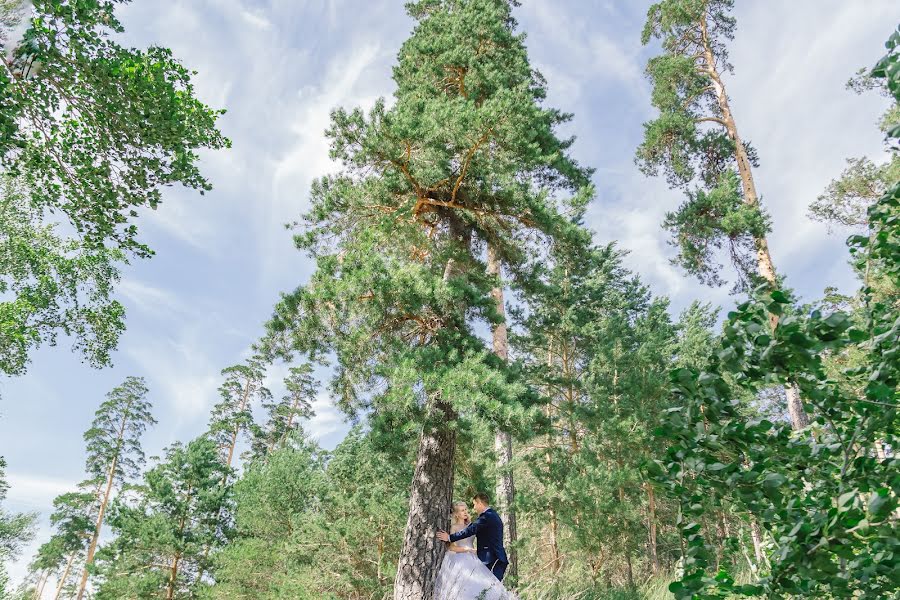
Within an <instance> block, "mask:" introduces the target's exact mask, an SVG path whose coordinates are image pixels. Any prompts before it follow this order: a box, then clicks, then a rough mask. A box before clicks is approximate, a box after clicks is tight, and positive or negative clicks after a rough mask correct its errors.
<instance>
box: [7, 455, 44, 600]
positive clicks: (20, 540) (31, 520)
mask: <svg viewBox="0 0 900 600" xmlns="http://www.w3.org/2000/svg"><path fill="white" fill-rule="evenodd" d="M5 471H6V461H5V460H3V458H2V457H0V503H2V502H3V501H4V500H5V499H6V493H7V490H8V489H9V485H8V484H7V483H6V473H5ZM36 520H37V515H33V514H27V513H9V512H7V511H5V510H3V509H2V507H0V598H2V597H4V596H5V595H6V591H7V590H6V586H7V584H8V582H9V581H8V576H7V574H6V568H5V563H6V562H7V561H8V560H10V559H11V558H13V557H14V556H15V554H16V552H17V551H18V550H19V548H20V547H21V546H22V544H25V543H27V542H28V541H30V540H31V538H32V537H33V535H34V526H35V521H36Z"/></svg>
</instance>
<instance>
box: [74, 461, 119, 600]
mask: <svg viewBox="0 0 900 600" xmlns="http://www.w3.org/2000/svg"><path fill="white" fill-rule="evenodd" d="M118 458H119V457H118V456H116V457H115V458H113V461H112V464H111V465H110V466H109V473H108V474H107V476H106V490H105V491H104V492H103V500H102V501H101V502H100V510H99V511H98V512H97V522H96V524H95V525H94V533H93V534H91V543H90V545H89V546H88V550H87V557H86V558H85V560H84V570H83V571H82V573H81V582H80V583H79V584H78V596H77V598H78V600H81V599H82V598H83V597H84V592H85V589H86V588H87V581H88V574H89V573H88V567H89V566H90V565H91V563H92V562H94V553H96V552H97V541H98V540H99V539H100V530H101V529H102V528H103V517H104V515H105V514H106V507H107V505H108V504H109V498H110V496H111V495H112V486H113V482H114V481H115V474H116V464H117V462H118Z"/></svg>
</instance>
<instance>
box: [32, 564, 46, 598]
mask: <svg viewBox="0 0 900 600" xmlns="http://www.w3.org/2000/svg"><path fill="white" fill-rule="evenodd" d="M49 578H50V569H44V572H43V574H42V575H41V577H40V578H39V579H38V583H37V585H36V586H35V588H34V600H41V596H42V595H43V593H44V586H45V585H47V580H48V579H49Z"/></svg>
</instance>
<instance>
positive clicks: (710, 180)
mask: <svg viewBox="0 0 900 600" xmlns="http://www.w3.org/2000/svg"><path fill="white" fill-rule="evenodd" d="M732 6H733V2H732V1H731V0H665V1H663V2H658V3H656V4H654V5H652V6H651V7H650V9H649V11H648V13H647V22H646V24H645V26H644V32H643V38H642V39H643V42H644V43H645V44H646V43H648V42H649V41H650V40H651V39H659V40H660V41H661V42H662V49H663V52H662V54H660V55H659V56H655V57H653V58H651V59H650V60H649V61H648V63H647V70H646V74H647V77H648V79H650V82H651V84H652V86H653V88H652V94H651V103H652V104H653V106H654V107H656V108H657V109H658V110H659V113H660V114H659V116H658V117H657V118H656V119H654V120H652V121H649V122H647V123H645V124H644V140H643V142H642V143H641V145H640V146H639V147H638V149H637V154H636V157H635V160H636V162H637V164H638V166H639V168H640V169H641V171H642V172H644V173H645V174H647V175H657V174H659V173H660V172H663V173H664V174H665V176H666V179H667V181H668V183H669V185H670V187H672V188H683V189H684V190H685V192H686V193H687V196H688V198H687V200H686V201H685V202H684V203H683V204H682V205H681V206H680V207H679V208H678V210H676V211H675V212H672V213H669V214H667V215H666V220H665V222H664V224H663V227H664V228H666V229H668V230H669V231H670V232H671V234H672V242H671V243H672V245H673V246H675V247H677V248H678V251H679V252H678V256H677V257H676V258H675V259H674V260H673V262H674V263H675V264H677V265H679V266H681V267H683V268H684V269H685V270H686V271H687V272H688V273H690V274H691V275H694V276H696V277H697V278H699V279H700V281H702V282H704V283H706V284H708V285H721V284H722V283H723V279H722V278H721V277H720V275H719V273H720V270H721V265H720V264H719V263H718V262H717V256H718V255H719V254H720V252H721V251H722V250H723V249H726V250H727V252H728V256H729V258H730V260H731V262H732V264H733V265H734V266H735V267H736V270H737V273H738V276H739V281H740V283H741V284H744V285H746V282H747V281H749V280H752V279H753V272H754V267H756V260H757V257H756V251H757V248H758V247H759V245H760V243H761V240H765V237H766V235H767V233H768V232H769V220H768V217H767V216H766V214H765V212H764V211H763V210H762V209H761V207H760V205H759V199H758V198H757V197H756V192H755V190H753V189H752V183H749V184H748V182H747V181H744V182H743V185H742V181H741V179H740V178H739V177H738V172H739V170H744V171H745V173H743V176H744V177H745V178H749V177H751V176H750V175H749V170H750V167H751V166H756V165H757V158H756V153H755V151H754V150H753V148H752V147H751V146H750V145H749V144H747V143H746V142H744V141H741V140H740V139H739V138H738V135H737V128H736V126H735V123H734V118H733V116H732V115H731V112H730V109H729V108H728V100H727V96H726V95H725V90H724V86H723V83H722V80H721V74H722V72H724V71H730V70H731V65H730V64H729V63H728V50H727V45H726V42H727V41H729V40H731V39H732V38H733V37H734V29H735V20H734V18H733V17H732V16H731V15H730V11H731V9H732ZM695 183H696V184H698V187H692V186H693V185H694V184H695Z"/></svg>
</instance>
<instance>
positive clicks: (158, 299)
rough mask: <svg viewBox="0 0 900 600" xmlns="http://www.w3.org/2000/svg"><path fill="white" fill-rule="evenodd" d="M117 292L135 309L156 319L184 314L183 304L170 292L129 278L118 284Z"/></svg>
mask: <svg viewBox="0 0 900 600" xmlns="http://www.w3.org/2000/svg"><path fill="white" fill-rule="evenodd" d="M118 290H119V292H120V293H121V294H122V295H123V296H125V298H126V299H127V300H128V301H129V303H130V304H132V305H133V306H134V307H135V308H137V309H139V310H142V311H144V312H145V313H148V314H151V315H154V316H157V317H159V316H167V315H171V314H173V313H183V312H185V308H186V307H185V305H184V303H183V302H182V300H180V299H179V298H178V297H177V296H176V295H175V294H174V293H173V292H172V291H171V290H166V289H163V288H159V287H156V286H153V285H150V284H148V283H145V282H142V281H139V280H137V279H134V278H129V277H126V278H124V279H123V280H122V281H121V282H120V283H119V286H118Z"/></svg>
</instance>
